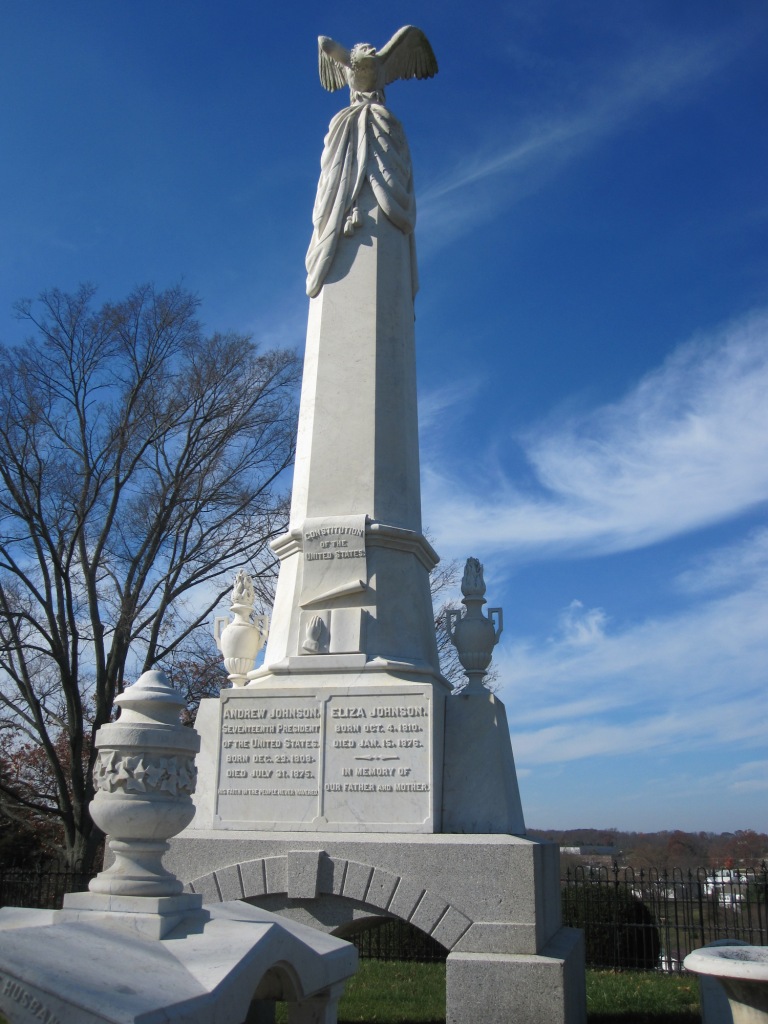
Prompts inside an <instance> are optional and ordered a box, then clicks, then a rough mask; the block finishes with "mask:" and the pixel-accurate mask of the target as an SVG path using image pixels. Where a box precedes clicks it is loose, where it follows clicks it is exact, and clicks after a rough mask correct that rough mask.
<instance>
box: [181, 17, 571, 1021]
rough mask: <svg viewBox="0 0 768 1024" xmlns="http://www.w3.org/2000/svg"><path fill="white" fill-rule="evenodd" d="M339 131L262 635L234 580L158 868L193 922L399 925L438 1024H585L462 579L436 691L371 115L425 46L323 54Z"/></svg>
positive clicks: (470, 583) (310, 271) (402, 330)
mask: <svg viewBox="0 0 768 1024" xmlns="http://www.w3.org/2000/svg"><path fill="white" fill-rule="evenodd" d="M319 70H320V80H321V83H322V85H323V86H324V87H325V88H327V89H329V90H335V89H339V88H341V87H342V86H345V85H348V86H349V90H350V105H349V106H348V107H346V108H345V109H343V110H342V111H340V112H339V113H338V114H337V115H336V116H335V117H334V118H333V120H332V121H331V124H330V126H329V129H328V133H327V135H326V137H325V143H324V149H323V154H322V160H321V173H320V180H319V184H318V189H317V197H316V201H315V206H314V212H313V232H312V238H311V242H310V246H309V251H308V253H307V261H306V262H307V293H308V295H309V317H308V327H307V342H306V353H305V358H304V377H303V384H302V392H301V404H300V413H299V426H298V440H297V453H296V465H295V471H294V481H293V494H292V504H291V515H290V524H289V529H288V531H287V533H286V534H285V535H284V536H283V537H281V538H279V539H278V540H277V541H276V542H275V543H274V545H273V547H274V550H275V552H276V554H277V555H278V557H279V559H280V572H279V578H278V583H277V591H276V597H275V603H274V608H273V612H272V617H271V624H270V627H269V635H268V640H267V646H266V651H265V656H264V662H263V665H262V666H261V667H260V668H259V669H258V670H256V669H254V668H253V667H252V666H253V664H254V659H255V655H256V651H257V650H258V648H259V646H260V645H261V644H262V642H263V641H264V637H265V635H266V632H267V630H266V624H265V623H264V622H260V623H256V622H252V621H251V613H250V609H251V607H252V603H253V602H252V594H251V591H250V589H249V581H248V580H247V577H246V576H245V574H242V575H240V576H239V577H238V580H237V581H236V584H235V589H234V591H233V600H232V610H233V613H234V615H235V620H234V621H233V622H232V623H231V624H230V625H228V626H226V628H224V629H221V628H220V627H221V625H222V624H221V623H218V624H217V636H218V638H219V643H220V646H221V649H222V653H223V655H224V660H225V664H226V666H227V668H228V671H229V673H230V680H231V681H232V684H233V685H232V687H231V688H229V689H225V690H223V691H222V693H221V697H220V698H219V699H209V700H206V701H203V702H202V703H201V706H200V711H199V714H198V718H197V723H196V729H197V731H198V733H199V734H200V737H201V741H202V748H201V754H200V759H199V763H200V766H201V767H200V783H199V786H198V791H197V793H196V795H195V802H196V813H195V817H194V820H193V821H192V822H191V824H190V825H189V827H188V828H187V829H186V830H185V831H184V832H183V833H182V834H181V835H179V836H178V837H177V838H176V839H174V840H173V841H172V843H171V852H170V855H169V857H168V858H167V862H168V863H169V864H170V865H171V866H172V867H173V868H174V870H175V871H176V872H177V873H178V874H179V876H180V877H182V878H184V879H185V881H186V882H187V888H188V890H189V891H190V892H195V893H202V894H204V895H205V897H206V900H207V901H209V902H211V901H215V900H233V899H241V900H246V901H248V902H251V903H255V904H257V905H259V906H260V907H263V908H265V909H268V910H271V911H275V912H278V913H280V914H281V915H284V916H287V917H290V918H292V919H293V920H295V921H298V922H301V923H305V924H312V925H314V926H315V927H318V928H321V929H324V930H326V931H334V932H335V933H336V934H338V935H344V934H348V933H349V932H350V930H352V929H354V928H358V927H361V926H365V925H366V924H369V923H372V922H375V921H376V920H378V919H381V918H387V917H396V918H401V919H403V920H406V921H410V922H411V923H412V924H414V925H415V926H416V927H418V928H420V929H422V930H423V931H425V932H427V933H428V934H430V935H432V936H433V937H434V938H436V939H437V940H438V941H439V942H441V943H442V944H443V945H444V946H445V947H446V949H447V950H448V951H449V955H448V961H447V1014H448V1020H449V1021H452V1022H456V1024H458V1022H461V1021H469V1020H470V1019H473V1020H474V1019H475V1018H476V1017H477V1015H478V1013H482V1014H483V1016H484V1017H485V1018H486V1019H487V1020H489V1021H497V1020H498V1021H506V1020H508V1019H520V1020H526V1021H531V1022H533V1021H537V1022H539V1021H540V1022H542V1024H543V1022H544V1021H546V1022H548V1024H550V1022H553V1021H558V1020H559V1021H563V1022H569V1024H570V1022H574V1024H575V1022H577V1021H581V1020H583V1019H584V1016H585V1008H584V974H583V952H582V946H581V940H580V935H579V933H576V932H574V931H572V930H569V929H563V928H562V927H561V920H560V894H559V878H558V863H559V857H558V851H557V848H556V847H552V846H549V845H546V844H539V843H535V842H532V841H531V840H529V839H527V838H525V823H524V820H523V813H522V808H521V805H520V797H519V792H518V787H517V778H516V774H515V767H514V760H513V756H512V750H511V745H510V739H509V729H508V726H507V720H506V714H505V711H504V707H503V705H502V704H501V702H500V701H498V700H497V699H496V698H495V697H494V696H492V695H491V694H490V693H489V692H488V690H487V689H486V688H485V687H483V685H482V678H483V676H484V674H485V670H486V669H487V667H488V664H489V662H490V655H491V650H492V648H493V645H494V643H495V641H496V639H497V638H498V633H499V631H500V628H501V613H500V610H498V609H495V610H492V611H491V614H490V616H489V617H486V616H485V615H484V614H483V612H482V606H483V605H484V604H485V598H484V593H485V584H484V582H483V578H482V567H481V566H480V565H479V563H478V562H476V561H475V560H470V562H469V563H468V567H467V571H466V573H465V579H464V583H463V588H462V589H463V592H464V604H465V607H466V612H465V613H464V615H463V616H460V617H459V616H453V617H452V621H451V630H452V634H453V636H454V640H455V642H456V644H457V649H458V651H459V656H460V658H461V660H462V663H463V664H464V667H465V669H466V671H467V674H468V678H469V685H468V686H467V687H466V688H465V689H464V690H463V691H462V692H461V693H459V694H454V693H453V691H452V688H451V686H450V685H449V684H448V683H447V681H446V680H445V679H444V678H443V676H442V675H441V672H440V666H439V661H438V655H437V647H436V642H435V631H434V617H433V610H432V605H431V599H430V590H429V573H430V570H431V569H432V568H433V567H434V566H435V564H436V563H437V561H438V559H437V555H436V554H435V552H434V551H433V549H432V547H431V545H430V544H429V542H428V541H427V540H426V539H425V537H424V535H423V532H422V524H421V496H420V478H419V451H418V425H417V407H416V371H415V343H414V295H415V293H416V290H417V286H418V275H417V270H416V258H415V247H414V234H413V232H414V225H415V218H416V205H415V199H414V188H413V174H412V168H411V160H410V154H409V150H408V144H407V141H406V137H405V133H404V131H403V128H402V126H401V124H400V122H399V121H398V120H397V119H396V118H395V117H394V115H393V114H392V113H391V111H390V110H389V108H388V107H387V105H386V98H385V88H386V87H387V86H388V85H389V84H391V83H392V82H394V81H396V80H398V79H411V78H417V79H425V78H431V77H433V76H434V75H435V74H436V73H437V61H436V59H435V56H434V53H433V52H432V48H431V46H430V44H429V42H428V40H427V38H426V36H425V35H424V34H423V32H421V31H420V30H419V29H417V28H414V27H410V26H409V27H406V28H402V29H400V30H399V31H398V32H397V33H395V35H394V36H393V37H392V39H391V40H390V41H389V42H388V43H387V44H386V46H384V47H383V48H382V49H380V50H378V51H377V50H376V49H375V48H374V47H373V46H371V45H370V44H367V43H360V44H357V45H356V46H354V47H352V49H351V50H347V49H346V48H345V47H344V46H342V45H340V44H339V43H337V42H334V41H333V40H331V39H328V38H327V37H324V36H321V37H320V39H319Z"/></svg>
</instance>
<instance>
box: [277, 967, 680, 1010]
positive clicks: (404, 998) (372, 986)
mask: <svg viewBox="0 0 768 1024" xmlns="http://www.w3.org/2000/svg"><path fill="white" fill-rule="evenodd" d="M284 1011H285V1007H284V1006H278V1021H279V1020H281V1019H282V1020H285V1019H286V1018H285V1015H284ZM587 1012H588V1016H589V1022H590V1024H699V1021H700V1015H699V990H698V985H697V982H696V979H695V978H694V977H692V976H690V975H687V974H684V975H670V974H642V973H635V972H627V973H624V974H616V973H612V972H610V971H587ZM443 1021H445V965H444V964H411V963H391V962H382V961H377V960H362V961H361V963H360V969H359V970H358V972H357V974H356V975H355V977H354V978H352V979H351V981H349V982H348V984H347V989H346V992H345V994H344V998H343V999H342V1000H341V1002H340V1004H339V1022H340V1024H361V1022H362V1024H433V1022H436V1024H442V1022H443Z"/></svg>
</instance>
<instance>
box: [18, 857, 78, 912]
mask: <svg viewBox="0 0 768 1024" xmlns="http://www.w3.org/2000/svg"><path fill="white" fill-rule="evenodd" d="M91 878H93V874H92V873H90V872H85V871H83V870H82V867H81V866H80V865H75V866H74V867H72V866H71V865H67V864H57V863H55V862H53V863H52V862H50V861H49V862H47V863H44V864H5V865H0V907H34V908H36V909H38V910H59V909H60V908H61V904H62V901H63V899H64V895H65V894H66V893H68V892H83V891H84V890H85V889H87V888H88V883H89V882H90V880H91Z"/></svg>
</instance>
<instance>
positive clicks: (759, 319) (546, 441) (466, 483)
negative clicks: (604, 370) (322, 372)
mask: <svg viewBox="0 0 768 1024" xmlns="http://www.w3.org/2000/svg"><path fill="white" fill-rule="evenodd" d="M767 394H768V310H761V311H757V312H754V313H752V314H750V315H747V316H745V317H743V318H742V319H741V320H739V321H736V322H734V323H732V324H730V325H728V326H726V327H725V328H724V329H723V330H722V331H720V332H718V333H717V334H715V335H713V336H711V337H708V338H704V337H700V338H696V339H694V340H693V341H691V342H689V343H687V344H685V345H683V346H681V347H680V348H679V349H678V350H677V351H676V352H675V353H673V354H672V356H670V358H669V359H667V361H666V362H665V363H664V364H663V365H662V366H661V367H660V368H659V369H657V370H656V371H654V372H653V373H650V374H649V375H647V376H646V377H645V378H644V379H642V380H641V381H640V383H639V384H638V385H637V387H636V388H635V389H634V390H633V391H631V392H630V393H629V394H628V395H626V396H625V397H624V398H623V399H621V400H620V401H618V402H616V403H615V404H613V405H609V406H603V407H601V408H598V409H596V410H595V411H594V412H592V413H590V414H588V415H586V416H583V417H581V418H578V419H571V420H569V421H566V422H561V423H551V422H550V423H548V424H546V425H544V426H541V427H538V428H533V429H531V430H529V431H528V433H527V435H526V436H524V437H521V438H519V439H518V441H519V442H520V443H521V444H522V447H523V450H524V452H525V454H526V456H527V458H528V461H529V464H530V468H531V469H532V471H533V474H534V477H535V482H536V483H537V485H538V487H539V490H538V493H535V494H534V493H531V491H530V490H529V491H523V490H522V489H521V488H519V487H518V486H517V485H516V484H515V482H514V480H512V479H511V478H510V477H507V476H505V475H504V474H503V473H502V472H501V471H500V470H499V469H498V467H494V470H493V474H495V475H489V474H488V473H487V472H486V470H487V467H486V466H483V467H482V470H483V473H482V476H481V474H480V472H479V471H478V466H477V465H476V464H475V465H471V466H459V467H456V468H455V470H454V467H453V464H451V468H452V470H454V474H455V475H454V476H453V477H449V476H447V475H446V473H445V470H444V468H443V466H441V467H440V469H438V468H436V466H435V465H431V466H429V465H428V466H427V467H426V470H425V474H424V483H425V486H424V494H425V507H426V508H427V512H428V519H429V522H430V523H431V524H432V528H433V530H434V532H435V536H436V538H437V541H438V544H439V546H440V547H441V549H443V550H445V551H447V552H448V553H453V552H457V551H459V550H463V547H464V546H466V543H467V538H470V539H471V541H472V545H473V547H475V548H476V549H480V550H482V551H487V550H489V549H491V548H492V549H493V551H494V552H495V553H496V554H497V555H498V554H499V553H500V552H504V551H506V552H508V553H514V554H515V556H516V558H518V559H519V558H522V557H529V558H540V557H544V556H547V555H552V554H555V553H559V554H578V555H583V554H595V553H600V554H605V553H610V552H616V551H626V550H631V549H634V548H638V547H642V546H645V545H649V544H653V543H656V542H658V541H661V540H665V539H668V538H671V537H675V536H678V535H680V534H683V533H686V532H689V531H691V530H696V529H699V528H701V527H703V526H707V525H711V524H714V523H718V522H722V521H725V520H727V519H729V518H732V517H734V516H737V515H740V514H742V513H744V512H745V511H748V510H751V509H754V508H755V507H756V506H758V505H759V504H760V503H762V502H765V501H766V500H768V402H766V399H765V396H766V395H767Z"/></svg>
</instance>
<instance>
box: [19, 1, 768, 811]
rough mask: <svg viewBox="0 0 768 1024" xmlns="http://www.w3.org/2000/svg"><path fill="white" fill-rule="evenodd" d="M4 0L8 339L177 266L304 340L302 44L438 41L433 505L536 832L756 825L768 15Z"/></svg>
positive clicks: (418, 164)
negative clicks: (464, 583) (23, 318)
mask: <svg viewBox="0 0 768 1024" xmlns="http://www.w3.org/2000/svg"><path fill="white" fill-rule="evenodd" d="M262 7H266V5H261V4H257V3H255V2H252V0H251V2H245V0H229V2H222V3H217V4H214V3H212V2H205V3H203V2H196V0H163V2H162V3H157V2H156V0H152V2H149V0H131V2H130V3H119V2H117V0H89V2H82V0H69V2H68V3H66V4H61V3H58V2H53V0H38V2H36V3H25V2H22V0H10V2H8V3H6V4H4V5H3V7H2V10H1V11H0V89H1V90H2V96H1V98H0V137H1V138H2V139H3V157H2V160H0V225H1V226H2V230H1V231H0V339H2V340H3V341H6V342H9V341H18V340H20V339H21V336H22V335H21V329H20V326H19V325H18V324H17V323H16V321H15V320H14V319H13V317H12V314H11V307H12V304H13V302H14V301H15V300H17V299H19V298H22V297H31V296H34V295H36V294H37V293H39V292H40V291H41V290H43V289H44V288H47V287H51V286H58V287H60V288H64V289H68V288H74V287H75V286H76V285H77V284H78V283H79V282H81V281H92V282H94V283H95V284H97V285H98V286H99V295H100V296H101V297H102V298H104V299H107V298H119V297H121V296H122V295H124V294H126V293H127V292H128V291H129V290H130V289H131V288H132V287H133V285H134V284H137V283H140V282H143V281H147V280H151V281H154V282H155V283H156V284H158V285H159V286H165V285H170V284H174V283H176V282H178V281H182V282H183V283H184V284H185V285H186V286H187V287H189V288H190V289H191V290H193V291H196V292H198V293H199V295H200V296H201V298H202V300H203V318H204V320H205V321H206V323H207V324H208V326H209V327H210V328H211V329H212V330H213V329H217V330H237V331H243V332H251V333H252V334H253V335H254V337H256V338H257V339H259V340H261V341H262V342H263V343H264V344H266V345H291V346H294V345H298V346H301V345H302V344H303V335H304V331H305V325H306V314H307V300H306V297H305V294H304V266H303V262H304V254H305V251H306V247H307V244H308V241H309V236H310V232H311V209H312V202H313V198H314V191H315V185H316V181H317V173H318V168H319V159H320V152H321V148H322V139H323V135H324V133H325V130H326V127H327V124H328V121H329V120H330V118H331V116H332V115H333V114H334V113H335V112H336V111H337V110H338V109H339V107H340V106H341V105H342V104H343V102H345V100H344V98H343V94H334V95H331V94H328V93H326V92H325V91H324V90H323V89H322V88H321V86H320V84H319V80H318V77H317V63H316V36H317V35H318V34H321V33H322V34H324V35H331V36H333V37H334V38H337V39H339V40H340V41H341V42H343V43H345V44H347V45H351V44H352V43H354V42H357V41H363V40H365V41H370V42H372V43H374V45H378V46H380V45H382V44H383V43H384V42H385V41H386V40H387V39H388V38H389V36H390V35H391V34H392V32H394V30H395V29H397V28H398V27H399V26H400V25H403V24H407V23H413V24H417V25H419V26H420V27H421V28H423V29H424V31H425V32H426V33H427V35H428V36H429V38H430V40H431V42H432V45H433V47H434V50H435V52H436V55H437V58H438V61H439V63H440V73H439V75H438V76H437V77H436V78H435V79H433V80H432V81H428V82H401V83H395V84H394V85H392V86H391V87H390V88H389V90H388V104H389V106H390V107H391V108H392V110H393V111H394V112H395V113H396V114H397V115H398V116H399V117H400V119H401V120H402V121H403V123H404V125H405V128H406V131H407V133H408V137H409V141H410V145H411V150H412V154H413V160H414V166H415V175H416V186H417V197H418V205H419V221H418V226H417V245H418V251H419V259H420V277H421V291H420V293H419V296H418V298H417V344H418V361H419V382H420V414H421V423H422V430H421V444H422V477H423V503H424V519H425V522H426V523H427V524H428V528H429V531H430V535H431V537H432V539H433V541H434V543H435V546H436V547H437V549H438V551H439V552H440V553H441V554H442V555H443V556H444V557H447V558H452V557H458V558H461V559H462V560H463V559H464V558H465V557H466V556H467V555H475V556H477V557H479V558H480V559H481V560H482V561H483V562H484V564H485V567H486V579H487V582H488V598H489V601H490V603H491V604H493V605H496V604H500V605H502V606H503V608H504V613H505V622H506V628H505V632H504V635H503V637H502V642H501V644H500V645H499V648H497V656H496V664H497V666H498V668H499V672H500V680H501V696H502V698H503V700H504V701H505V703H506V706H507V713H508V716H509V720H510V723H511V729H512V736H513V744H514V750H515V756H516V760H517V763H518V769H519V773H520V784H521V791H522V797H523V806H524V809H525V814H526V820H527V822H528V824H529V825H531V826H533V827H549V828H556V827H562V828H566V827H578V826H594V827H605V828H609V827H618V828H627V829H638V830H655V829H662V828H683V829H707V830H714V831H722V830H734V829H738V828H755V829H760V830H768V800H766V796H767V795H768V746H767V737H768V702H767V701H766V682H767V681H768V585H767V580H768V524H767V523H766V515H765V513H766V501H767V499H768V244H767V243H768V105H766V96H767V95H768V61H766V59H765V53H766V45H767V44H768V7H767V6H766V4H765V3H764V0H754V2H748V0H675V2H670V0H656V2H655V0H642V2H641V0H620V2H619V0H589V2H580V0H569V2H567V3H566V2H564V0H560V2H547V0H536V2H529V0H516V2H514V3H492V2H489V3H481V4H476V5H469V4H466V3H457V2H451V0H444V2H442V3H440V4H437V3H435V2H434V0H433V2H432V3H425V2H423V0H422V2H418V0H413V2H411V3H408V4H405V3H401V2H399V0H394V2H390V3H388V4H386V5H375V8H376V9H373V8H374V5H362V4H358V3H356V4H352V3H346V2H338V3H334V2H328V3H324V4H323V5H317V4H309V3H303V2H297V3H292V4H284V5H282V6H278V5H269V10H267V12H266V13H265V12H264V10H262Z"/></svg>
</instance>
